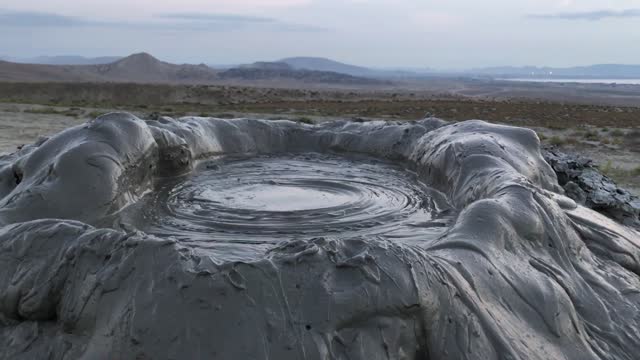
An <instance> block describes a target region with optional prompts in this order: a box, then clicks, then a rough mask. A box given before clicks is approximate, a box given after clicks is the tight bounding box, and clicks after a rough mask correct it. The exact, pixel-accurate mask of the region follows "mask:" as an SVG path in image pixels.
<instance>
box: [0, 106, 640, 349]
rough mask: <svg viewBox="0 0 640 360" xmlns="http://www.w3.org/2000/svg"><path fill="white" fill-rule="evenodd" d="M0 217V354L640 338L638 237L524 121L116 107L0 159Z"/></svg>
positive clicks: (604, 344) (600, 343)
mask: <svg viewBox="0 0 640 360" xmlns="http://www.w3.org/2000/svg"><path fill="white" fill-rule="evenodd" d="M336 154H340V155H339V156H338V155H336ZM345 154H347V155H348V156H346V157H345V156H344V155H345ZM247 155H251V156H249V157H247ZM354 155H358V156H360V155H366V157H365V158H358V157H355V158H354V157H353V156H354ZM238 156H240V157H239V158H238ZM370 157H374V158H376V159H378V160H371V159H370ZM389 161H391V162H392V164H390V163H389ZM317 171H319V172H317ZM349 174H351V175H352V176H350V175H349ZM267 189H268V190H267ZM284 193H286V194H287V196H289V197H288V199H289V200H283V198H282V197H281V196H280V195H281V194H284ZM305 214H306V215H308V217H306V218H304V221H305V222H299V221H298V220H300V219H301V217H304V215H305ZM0 224H2V227H0V269H2V270H3V271H2V272H0V357H1V358H6V359H33V358H50V359H111V358H122V359H129V358H140V359H178V358H193V359H478V360H480V359H539V360H542V359H545V360H546V359H565V360H566V359H570V360H589V359H612V360H613V359H629V360H631V359H636V358H637V354H638V353H639V352H640V337H639V336H638V334H639V333H640V318H639V317H638V313H640V312H639V310H640V278H639V274H640V234H639V233H638V232H637V231H636V230H634V229H633V228H631V227H628V226H625V225H624V224H620V223H618V222H616V221H614V220H612V219H609V218H607V217H605V216H604V215H602V214H599V213H597V212H595V211H593V210H591V209H589V208H587V207H584V206H582V205H580V204H577V203H576V202H575V201H574V200H571V199H570V198H568V197H566V196H565V195H564V189H563V188H562V187H561V186H560V184H559V183H558V178H557V177H556V173H555V172H554V170H553V169H552V168H551V166H550V165H549V164H548V163H547V162H545V160H544V158H543V156H542V154H541V152H540V143H539V141H538V138H537V136H536V135H535V133H534V132H532V131H530V130H526V129H521V128H514V127H507V126H499V125H491V124H488V123H485V122H482V121H468V122H463V123H457V124H447V123H445V122H442V121H439V120H437V119H426V120H423V121H419V122H414V123H392V122H370V123H348V122H334V123H326V124H321V125H317V126H309V125H304V124H296V123H292V122H289V121H262V120H249V119H240V120H222V119H208V118H184V119H179V120H173V119H169V118H162V119H159V120H157V121H142V120H140V119H137V118H135V117H133V116H131V115H128V114H110V115H106V116H102V117H100V118H98V119H96V120H94V121H91V122H89V123H87V124H85V125H82V126H78V127H74V128H70V129H68V130H65V131H63V132H62V133H60V134H58V135H56V136H54V137H52V138H50V139H43V140H42V141H40V142H39V143H36V144H33V145H29V146H25V147H24V148H22V149H21V150H20V151H18V152H17V153H14V154H11V155H8V156H4V157H0ZM261 224H262V225H261ZM302 224H306V226H302ZM320 224H324V225H320ZM263 225H265V226H263ZM364 225H366V226H364ZM421 225H422V226H421ZM323 226H324V227H323ZM260 229H264V230H265V231H264V232H263V231H259V230H260ZM325 230H326V231H325ZM332 230H333V231H332ZM247 240H248V241H247Z"/></svg>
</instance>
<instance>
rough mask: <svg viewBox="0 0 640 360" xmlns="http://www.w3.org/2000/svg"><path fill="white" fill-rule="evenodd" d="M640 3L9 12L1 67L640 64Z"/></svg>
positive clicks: (175, 3)
mask: <svg viewBox="0 0 640 360" xmlns="http://www.w3.org/2000/svg"><path fill="white" fill-rule="evenodd" d="M639 44H640V0H485V1H480V0H244V1H243V0H109V1H102V0H0V56H13V57H35V56H39V55H82V56H89V57H93V56H124V55H128V54H131V53H136V52H142V51H145V52H149V53H151V54H152V55H154V56H156V57H158V58H160V59H162V60H166V61H171V62H178V63H207V64H241V63H250V62H254V61H272V60H277V59H281V58H285V57H290V56H320V57H328V58H332V59H335V60H338V61H343V62H347V63H352V64H357V65H363V66H370V67H412V68H435V69H464V68H476V67H489V66H503V65H512V66H523V65H536V66H543V65H546V66H577V65H590V64H599V63H620V64H640V45H639Z"/></svg>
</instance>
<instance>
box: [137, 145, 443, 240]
mask: <svg viewBox="0 0 640 360" xmlns="http://www.w3.org/2000/svg"><path fill="white" fill-rule="evenodd" d="M434 195H436V194H435V193H434V192H433V191H432V190H430V189H429V188H428V187H426V186H424V185H423V184H422V183H420V182H418V181H417V180H416V175H415V174H414V173H412V172H410V171H407V170H405V169H403V168H402V167H400V166H397V165H392V164H390V163H387V162H383V161H380V160H376V159H372V158H368V157H362V158H353V157H349V158H346V157H341V156H337V155H326V154H302V155H285V156H257V157H251V158H229V157H225V158H220V159H215V160H210V161H208V162H206V163H205V164H203V165H202V166H201V167H200V169H198V170H197V171H196V172H195V173H194V174H192V175H190V177H188V178H181V179H174V180H172V181H169V182H166V183H165V184H162V185H160V186H159V189H158V190H157V191H156V192H155V193H154V194H152V195H150V196H149V197H148V198H147V199H146V201H145V202H144V205H142V212H143V213H144V216H143V217H142V218H143V219H144V220H143V221H142V223H139V224H138V225H137V227H138V228H141V230H144V231H145V232H147V233H151V234H154V235H157V236H162V237H168V236H171V237H174V238H177V239H179V240H181V241H184V242H192V243H194V242H195V243H203V242H205V243H218V244H219V243H244V244H275V243H277V242H280V241H282V240H285V239H291V238H296V237H301V238H302V237H305V238H306V237H319V236H333V237H340V238H347V237H357V236H363V235H367V236H371V235H375V236H387V237H390V238H407V239H408V238H414V237H416V236H419V235H422V234H424V233H425V232H428V233H429V234H433V233H434V230H433V229H434V228H440V227H441V226H442V224H441V223H438V222H434V221H433V218H434V214H436V213H438V212H439V211H440V206H441V205H442V202H441V201H440V202H438V201H436V198H437V196H434Z"/></svg>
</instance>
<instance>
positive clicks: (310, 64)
mask: <svg viewBox="0 0 640 360" xmlns="http://www.w3.org/2000/svg"><path fill="white" fill-rule="evenodd" d="M279 62H281V63H285V64H288V65H289V66H291V67H293V68H294V69H298V70H301V69H304V70H315V71H330V72H336V73H342V74H348V75H353V76H373V75H375V73H376V71H375V70H372V69H369V68H366V67H361V66H356V65H349V64H345V63H341V62H338V61H335V60H331V59H326V58H319V57H291V58H286V59H282V60H280V61H279Z"/></svg>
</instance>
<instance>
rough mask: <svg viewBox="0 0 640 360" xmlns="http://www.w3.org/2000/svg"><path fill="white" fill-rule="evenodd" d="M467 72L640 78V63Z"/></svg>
mask: <svg viewBox="0 0 640 360" xmlns="http://www.w3.org/2000/svg"><path fill="white" fill-rule="evenodd" d="M467 73H471V74H476V75H488V76H500V77H531V78H600V79H604V78H617V79H625V78H627V79H629V78H631V79H636V78H640V65H620V64H598V65H591V66H576V67H568V68H554V67H536V66H522V67H513V66H504V67H491V68H481V69H473V70H469V71H467Z"/></svg>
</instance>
